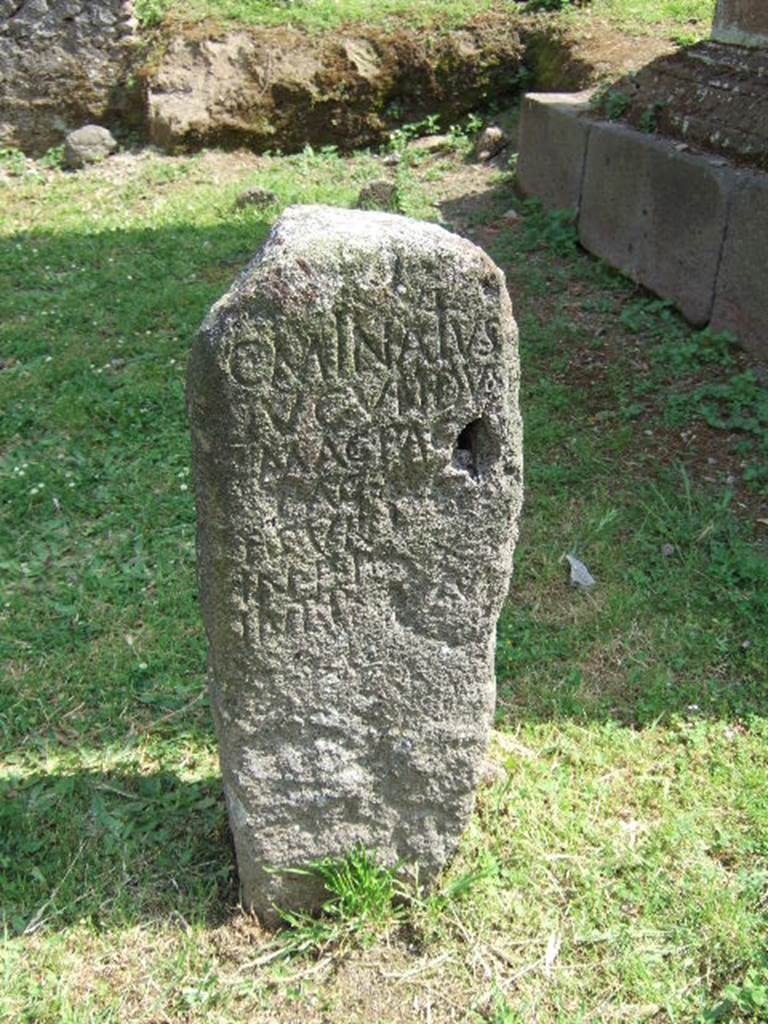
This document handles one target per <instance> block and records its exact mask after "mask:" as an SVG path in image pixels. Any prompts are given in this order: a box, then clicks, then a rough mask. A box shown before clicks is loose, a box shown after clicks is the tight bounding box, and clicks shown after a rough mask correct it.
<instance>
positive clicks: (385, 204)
mask: <svg viewBox="0 0 768 1024" xmlns="http://www.w3.org/2000/svg"><path fill="white" fill-rule="evenodd" d="M355 205H356V206H357V208H358V209H359V210H396V209H397V185H396V184H395V182H394V181H387V180H385V179H381V180H380V181H369V182H368V184H367V185H363V187H362V188H361V189H360V195H359V196H358V197H357V203H356V204H355Z"/></svg>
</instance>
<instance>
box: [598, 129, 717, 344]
mask: <svg viewBox="0 0 768 1024" xmlns="http://www.w3.org/2000/svg"><path fill="white" fill-rule="evenodd" d="M721 165H725V161H717V160H709V159H705V158H701V157H694V156H692V155H690V154H688V153H684V152H680V151H678V150H677V149H676V148H675V146H674V144H673V143H671V142H668V141H663V140H660V139H655V138H651V137H650V136H648V135H644V134H642V133H641V132H636V131H634V130H632V129H629V128H624V127H621V126H619V125H612V124H605V123H602V122H601V123H598V124H595V125H593V127H592V130H591V132H590V136H589V147H588V151H587V164H586V170H585V174H584V185H583V191H582V199H581V212H580V217H579V238H580V241H581V243H582V245H584V247H585V248H586V249H589V251H590V252H593V253H595V254H596V255H598V256H600V257H602V258H603V259H605V260H607V262H608V263H610V264H611V265H612V266H614V267H617V268H618V269H619V270H622V271H623V272H624V273H625V274H627V275H628V276H629V277H631V278H633V279H634V280H635V281H638V282H640V283H641V284H643V285H645V286H646V287H647V288H650V289H651V290H652V291H654V292H656V294H657V295H660V296H661V297H662V298H665V299H669V300H670V301H671V302H673V303H675V305H676V306H678V308H679V309H680V310H681V311H682V313H683V315H684V316H685V317H686V318H687V319H688V320H690V321H691V323H693V324H695V325H698V326H703V325H705V324H706V323H707V321H708V320H709V317H710V314H711V312H712V303H713V300H714V292H715V279H716V275H717V268H718V261H719V256H720V251H721V247H722V242H723V237H724V233H725V223H726V218H727V214H728V196H729V193H730V191H731V189H732V187H733V183H734V179H735V173H734V171H733V170H732V168H730V167H728V166H721Z"/></svg>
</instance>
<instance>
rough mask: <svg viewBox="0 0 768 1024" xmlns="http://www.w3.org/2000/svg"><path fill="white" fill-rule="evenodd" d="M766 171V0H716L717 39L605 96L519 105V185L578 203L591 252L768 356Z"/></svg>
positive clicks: (692, 316) (542, 97) (539, 99)
mask: <svg viewBox="0 0 768 1024" xmlns="http://www.w3.org/2000/svg"><path fill="white" fill-rule="evenodd" d="M611 110H613V112H616V111H617V110H618V111H619V112H620V114H621V123H615V122H611V121H609V120H607V119H606V118H607V115H608V114H610V113H611ZM601 115H602V116H601ZM766 171H768V3H765V2H764V0H719V3H718V7H717V14H716V17H715V26H714V29H713V41H711V42H705V43H701V44H699V45H698V46H695V47H690V48H688V49H685V50H682V51H680V52H679V53H677V54H674V55H673V56H670V57H663V58H660V59H659V60H657V61H654V62H652V63H651V64H649V65H648V66H647V67H645V68H643V69H641V70H640V71H639V72H638V73H637V74H636V75H634V76H632V77H631V78H628V79H625V80H623V81H621V82H617V83H616V84H615V85H614V87H613V88H612V90H611V91H610V93H609V95H608V99H607V100H604V101H603V103H602V105H597V106H596V105H595V102H594V98H593V97H591V96H590V95H589V94H570V95H569V94H562V95H557V94H553V93H551V94H543V93H539V94H529V95H528V96H527V97H526V98H525V100H524V103H523V114H522V119H521V128H520V145H519V162H518V172H517V180H518V186H519V188H520V190H521V191H522V192H523V193H524V194H525V195H528V196H533V197H536V198H539V199H541V201H542V202H543V203H544V204H545V205H546V206H547V207H548V208H550V209H566V210H573V211H574V212H575V213H576V216H577V223H578V231H579V239H580V241H581V243H582V244H583V245H584V246H585V248H587V249H589V250H590V251H591V252H593V253H595V254H596V255H598V256H601V257H602V258H603V259H605V260H607V261H608V262H609V263H611V264H612V265H613V266H615V267H617V268H619V269H620V270H622V271H624V272H625V273H626V274H628V275H629V276H630V277H632V278H633V279H634V280H636V281H638V282H640V283H641V284H643V285H645V286H646V287H648V288H650V289H651V290H652V291H654V292H656V293H657V294H658V295H660V296H662V297H663V298H665V299H669V300H671V301H672V302H673V303H674V304H675V305H676V306H677V307H678V309H680V310H681V311H682V313H683V314H684V315H685V316H686V317H687V318H688V319H689V320H690V321H691V322H692V323H693V324H695V325H697V326H702V327H703V326H705V325H707V324H709V325H710V326H711V327H712V329H714V330H716V331H718V332H729V333H731V334H733V335H734V336H735V337H736V338H738V340H739V341H740V342H741V343H742V344H743V345H744V347H745V348H747V349H748V350H749V351H750V352H751V353H752V354H753V355H754V356H755V357H756V358H758V359H761V360H766V359H768V301H766V284H765V264H766V262H767V261H768V174H766V173H765V172H766Z"/></svg>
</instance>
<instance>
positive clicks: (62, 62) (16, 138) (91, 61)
mask: <svg viewBox="0 0 768 1024" xmlns="http://www.w3.org/2000/svg"><path fill="white" fill-rule="evenodd" d="M134 45H135V35H134V21H133V4H132V3H131V2H130V0H99V2H98V3H93V2H87V3H85V2H82V0H0V146H19V147H21V148H23V149H24V150H25V151H26V152H29V153H44V152H45V150H46V149H48V148H49V147H50V146H56V145H58V144H59V143H61V142H62V141H63V139H64V136H65V135H66V134H67V132H68V131H71V130H72V129H74V128H79V127H81V125H83V124H85V123H88V122H90V121H95V122H96V123H98V124H104V123H112V122H115V121H120V122H121V123H122V124H123V125H126V126H130V123H131V120H132V117H133V116H139V117H140V116H141V115H140V110H139V111H138V113H137V112H136V111H135V110H134V107H135V106H136V105H137V104H139V103H140V98H139V97H138V95H134V94H132V92H131V89H130V88H129V85H128V81H129V77H130V66H131V62H132V52H133V47H134Z"/></svg>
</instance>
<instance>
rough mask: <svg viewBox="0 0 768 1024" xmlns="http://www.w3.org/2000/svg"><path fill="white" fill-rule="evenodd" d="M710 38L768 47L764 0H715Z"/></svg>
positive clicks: (767, 27) (767, 16)
mask: <svg viewBox="0 0 768 1024" xmlns="http://www.w3.org/2000/svg"><path fill="white" fill-rule="evenodd" d="M712 38H713V39H716V40H718V41H719V42H721V43H735V44H736V45H738V46H760V47H768V4H766V2H765V0H717V9H716V11H715V22H714V25H713V27H712Z"/></svg>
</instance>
